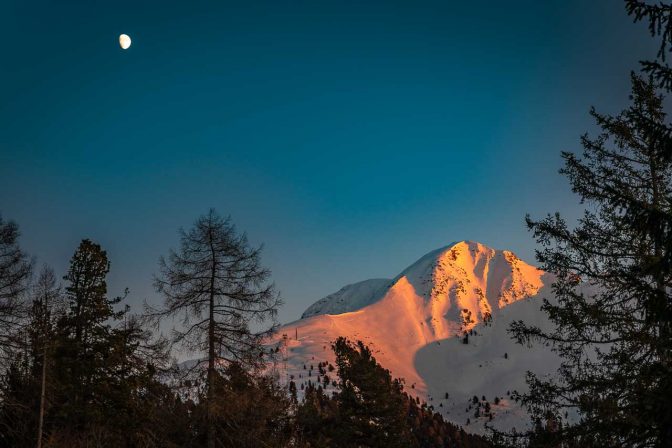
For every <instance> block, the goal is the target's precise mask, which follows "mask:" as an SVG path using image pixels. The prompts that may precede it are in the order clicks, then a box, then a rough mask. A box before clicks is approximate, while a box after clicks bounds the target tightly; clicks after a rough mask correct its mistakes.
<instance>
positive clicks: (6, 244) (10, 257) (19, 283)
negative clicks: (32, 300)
mask: <svg viewBox="0 0 672 448" xmlns="http://www.w3.org/2000/svg"><path fill="white" fill-rule="evenodd" d="M19 236H20V234H19V227H18V226H17V225H16V223H15V222H13V221H8V222H7V221H4V220H3V219H2V216H0V355H7V354H8V350H11V349H13V348H14V349H15V348H17V346H18V345H20V344H19V343H18V341H17V340H16V338H15V336H16V332H17V330H18V328H19V326H20V324H21V323H22V322H23V321H24V320H25V318H26V316H27V311H28V307H27V306H26V303H25V301H24V300H23V299H24V298H25V297H24V293H26V292H27V291H28V288H29V285H30V275H31V270H32V263H31V261H30V260H29V259H28V256H27V255H26V253H25V252H24V251H23V250H21V247H20V246H19Z"/></svg>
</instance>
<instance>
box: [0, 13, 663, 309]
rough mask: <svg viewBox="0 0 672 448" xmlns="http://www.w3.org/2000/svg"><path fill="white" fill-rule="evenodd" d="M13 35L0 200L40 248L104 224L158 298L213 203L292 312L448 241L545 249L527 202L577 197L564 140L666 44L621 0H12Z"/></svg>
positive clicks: (569, 144) (1, 116)
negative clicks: (173, 261) (567, 172)
mask: <svg viewBox="0 0 672 448" xmlns="http://www.w3.org/2000/svg"><path fill="white" fill-rule="evenodd" d="M121 33H127V34H129V35H130V36H131V38H132V39H133V45H132V46H131V48H130V49H129V50H128V51H123V50H121V49H120V48H119V45H118V43H117V39H118V36H119V34H121ZM0 35H1V36H2V41H3V42H4V43H5V45H4V46H3V50H2V53H1V57H2V62H1V63H0V123H2V124H1V125H0V212H1V213H2V215H3V217H5V218H10V219H14V220H16V221H17V222H18V223H19V224H20V226H21V229H22V233H23V236H22V244H23V246H24V247H25V248H26V249H27V250H28V251H29V252H30V253H31V254H34V255H35V256H36V257H37V258H38V262H47V263H49V264H51V265H53V266H54V267H55V269H56V270H57V272H58V273H59V274H62V273H63V272H64V271H65V269H66V267H67V262H68V259H69V257H70V256H71V254H72V252H73V251H74V249H75V247H76V246H77V244H78V241H79V240H81V239H82V238H91V239H93V240H95V241H97V242H99V243H100V244H102V245H103V246H104V247H105V248H106V249H107V250H108V253H109V255H110V258H111V261H112V272H111V276H110V288H111V292H112V293H120V292H121V291H122V290H123V288H124V287H126V286H127V287H129V288H130V290H131V295H130V299H129V301H130V302H131V303H136V304H137V303H141V302H142V300H143V299H145V298H146V299H149V300H150V301H154V300H157V297H156V295H155V293H154V292H153V289H152V286H151V283H152V274H153V273H155V272H156V271H157V259H158V257H159V256H160V255H162V254H165V253H166V252H167V250H168V248H169V247H174V246H175V245H176V243H177V229H178V228H179V227H181V226H183V227H186V226H189V225H190V224H191V223H192V222H193V221H194V220H195V219H196V217H197V216H198V215H199V214H202V213H205V212H206V211H207V210H208V209H209V208H210V207H214V208H216V209H217V210H218V211H219V212H220V213H221V214H224V215H227V214H230V215H231V216H232V218H233V220H234V221H235V222H236V224H237V225H238V227H239V228H240V229H243V230H246V231H247V232H248V235H249V237H250V239H251V241H252V242H254V243H255V244H259V243H262V242H263V243H264V244H265V252H264V261H265V263H266V264H267V265H268V266H269V267H270V268H271V269H272V271H273V278H274V280H275V282H276V284H277V286H278V288H279V289H280V291H281V293H282V296H283V298H284V300H285V302H286V304H285V306H284V308H283V309H282V311H281V313H280V318H281V320H282V321H290V320H293V319H294V318H296V317H298V315H299V314H300V313H301V311H303V309H305V308H306V307H307V306H308V305H309V304H310V303H312V302H313V301H315V300H317V299H319V298H320V297H322V296H324V295H326V294H328V293H331V292H333V291H335V290H337V289H339V288H340V287H341V286H343V285H345V284H347V283H352V282H355V281H359V280H363V279H366V278H371V277H391V276H394V275H396V274H397V273H398V272H400V271H401V270H402V269H403V268H405V267H406V266H407V265H409V264H410V263H412V262H413V261H415V259H417V258H419V257H420V256H422V255H423V254H424V253H426V252H428V251H430V250H433V249H435V248H437V247H440V246H443V245H445V244H447V243H449V242H451V241H455V240H462V239H471V240H476V241H480V242H483V243H485V244H488V245H491V246H493V247H496V248H502V249H504V248H506V249H511V250H513V251H514V252H517V253H518V254H519V255H520V256H522V257H523V258H524V259H526V260H527V261H533V259H534V255H533V251H534V241H533V240H532V239H531V236H530V235H529V234H528V233H527V231H526V230H525V227H524V223H523V218H524V215H525V214H526V213H531V214H533V215H536V216H541V215H543V214H545V213H546V212H553V211H556V210H559V211H561V212H563V213H566V214H567V215H568V216H570V217H571V216H576V214H577V212H578V210H580V208H579V207H580V206H579V204H578V201H577V198H575V197H574V196H572V194H571V193H570V192H569V189H568V185H567V183H566V181H565V180H564V179H563V178H562V177H561V176H560V175H558V174H557V170H558V168H559V167H560V157H559V153H560V151H561V150H579V149H580V147H579V145H578V139H579V136H580V135H581V134H582V133H584V132H586V131H590V130H591V129H592V126H591V122H590V119H589V117H588V114H587V112H588V109H589V107H590V106H591V105H595V106H597V107H598V108H599V109H600V110H602V111H605V112H617V111H618V110H620V109H621V108H623V107H624V106H625V105H626V104H627V94H628V83H629V76H628V73H629V71H630V70H633V69H637V67H638V60H640V59H643V58H647V57H651V56H652V55H654V54H655V47H654V42H653V41H652V40H651V39H650V38H649V37H648V35H647V33H646V30H645V28H643V27H642V26H641V24H638V25H634V24H632V22H631V20H630V19H629V18H628V17H627V16H626V14H625V11H624V8H623V5H622V3H621V2H620V1H616V0H602V1H597V0H595V1H567V0H563V1H560V0H558V1H543V2H541V1H510V2H501V1H483V2H451V1H447V0H446V1H440V2H423V1H407V2H392V1H385V2H382V1H381V2H367V1H359V2H350V1H334V2H330V1H304V2H301V1H291V2H278V1H268V2H236V3H228V2H224V1H216V2H215V1H189V2H185V1H180V2H172V1H167V0H164V1H160V2H159V1H156V2H142V1H132V2H124V1H115V2H111V1H110V2H95V1H50V2H47V1H30V2H28V1H25V0H24V1H11V0H10V1H7V0H5V1H3V2H2V3H1V4H0Z"/></svg>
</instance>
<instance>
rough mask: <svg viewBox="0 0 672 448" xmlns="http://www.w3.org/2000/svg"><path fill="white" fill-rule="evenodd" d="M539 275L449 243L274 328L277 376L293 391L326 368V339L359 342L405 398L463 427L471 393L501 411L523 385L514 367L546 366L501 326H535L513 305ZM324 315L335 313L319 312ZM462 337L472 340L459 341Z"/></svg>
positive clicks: (529, 305)
mask: <svg viewBox="0 0 672 448" xmlns="http://www.w3.org/2000/svg"><path fill="white" fill-rule="evenodd" d="M546 277H547V276H546V275H545V274H544V273H543V272H542V271H540V270H538V269H537V268H535V267H533V266H530V265H528V264H526V263H525V262H523V261H522V260H520V259H519V258H517V257H516V256H515V255H514V254H513V253H512V252H509V251H500V250H494V249H490V248H488V247H486V246H484V245H482V244H480V243H475V242H469V241H462V242H459V243H455V244H452V245H450V246H447V247H445V248H442V249H439V250H436V251H433V252H430V253H429V254H427V255H425V256H424V257H422V258H421V259H419V260H418V261H417V262H415V263H414V264H413V265H411V266H410V267H409V268H407V269H406V270H404V271H403V272H402V273H401V274H400V275H399V276H397V277H396V278H395V279H394V280H392V281H387V280H373V281H369V282H370V283H367V282H361V283H358V284H354V285H350V286H348V287H346V288H343V290H341V291H339V292H338V293H335V294H332V295H331V296H328V297H326V298H325V299H323V300H321V301H318V302H317V303H316V304H314V305H313V306H311V307H310V308H309V309H308V310H307V312H306V313H304V316H305V315H310V316H311V317H306V318H303V319H301V320H298V321H296V322H293V323H290V324H287V325H285V326H283V327H281V328H280V330H279V331H278V333H277V335H276V337H275V339H274V342H276V343H279V344H280V346H281V356H280V359H279V361H278V364H277V368H278V373H279V374H280V376H281V379H282V378H284V379H285V380H286V379H288V378H289V377H290V376H293V377H294V381H295V382H296V383H297V384H299V385H300V384H301V383H304V384H305V383H306V382H307V381H308V380H311V381H312V382H313V383H315V380H316V379H317V364H318V363H319V362H321V361H329V362H331V363H332V364H333V358H334V357H333V353H332V352H331V349H330V344H331V342H332V341H333V340H334V339H336V338H337V337H338V336H346V337H348V338H349V339H351V340H353V341H354V340H362V341H363V342H365V343H366V344H368V345H369V346H370V347H371V348H372V349H373V351H374V354H375V356H376V358H377V360H378V361H379V362H380V363H381V364H382V365H383V366H385V367H386V368H388V369H390V370H391V372H392V374H393V375H394V376H396V377H401V378H404V379H405V380H406V388H407V390H408V391H409V392H411V393H412V394H414V395H418V396H420V397H421V398H423V399H426V400H428V401H429V403H430V404H432V405H434V407H435V409H436V410H438V411H442V413H443V414H444V415H445V416H446V417H447V418H448V419H450V420H454V421H456V422H458V423H460V424H464V423H465V421H466V416H468V415H469V412H468V411H466V410H465V409H462V408H466V407H467V406H466V404H465V403H464V402H465V399H468V398H471V397H472V396H473V395H478V396H479V397H480V396H481V395H487V396H488V398H489V400H490V402H491V404H492V401H493V400H494V396H495V395H497V396H500V397H503V398H504V400H503V404H502V405H501V406H500V407H501V408H502V412H500V413H501V414H504V407H505V406H506V403H508V400H506V398H507V397H506V395H505V394H506V391H507V390H513V389H515V388H519V387H522V386H523V385H524V374H525V370H524V369H528V368H532V369H533V368H534V367H536V366H537V365H538V364H542V367H543V368H545V369H548V367H549V366H550V365H555V362H554V360H553V361H551V360H549V359H548V356H547V355H545V354H542V355H540V354H539V353H541V352H539V351H529V350H527V349H525V348H523V347H520V346H516V345H515V344H514V343H513V342H512V341H511V340H510V338H509V337H508V336H507V334H506V329H507V328H508V323H509V322H510V321H511V320H513V319H518V318H521V317H520V316H522V315H525V316H527V317H528V318H529V319H532V321H535V320H536V321H538V320H539V319H540V315H539V311H538V308H539V305H540V303H539V301H537V300H529V301H528V300H523V299H526V298H529V297H533V296H535V295H538V294H539V293H540V292H541V290H542V288H543V289H544V290H547V288H544V285H545V283H548V280H546ZM388 285H389V286H388ZM507 308H511V311H512V312H507ZM514 309H515V310H514ZM334 310H338V311H337V312H340V314H327V313H330V312H334ZM308 311H310V312H308ZM470 330H475V331H476V333H477V334H476V335H472V336H470V339H469V344H463V343H462V337H463V335H464V332H465V331H467V332H468V331H470ZM297 334H298V339H297V338H296V336H297ZM505 353H507V358H506V359H505V358H504V354H505ZM304 365H305V366H306V370H304V369H303V366H304ZM311 365H313V366H314V370H313V371H312V372H310V366H311ZM308 375H310V376H308ZM331 378H332V379H333V378H335V375H334V374H331ZM446 392H448V393H449V394H450V396H451V398H450V399H449V400H445V393H446ZM437 397H440V398H441V403H443V404H442V406H441V408H442V409H438V406H439V401H438V400H437ZM435 400H437V401H436V402H435ZM460 410H461V411H460ZM451 412H452V413H453V414H451ZM510 412H511V409H507V410H506V413H510ZM471 420H472V421H473V420H475V419H474V418H473V416H472V417H471ZM501 420H502V419H500V421H501ZM504 420H505V419H504ZM512 422H513V423H516V422H517V420H516V419H514V420H512ZM467 429H470V428H467ZM471 429H474V430H478V429H476V428H471Z"/></svg>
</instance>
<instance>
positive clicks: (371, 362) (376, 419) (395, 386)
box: [333, 337, 416, 447]
mask: <svg viewBox="0 0 672 448" xmlns="http://www.w3.org/2000/svg"><path fill="white" fill-rule="evenodd" d="M333 350H334V354H335V355H336V365H337V367H338V375H339V378H340V382H339V389H340V390H339V392H338V394H337V396H336V400H337V402H338V408H339V418H340V419H341V420H343V421H345V422H348V424H347V425H342V426H341V430H342V434H341V435H340V436H339V438H338V440H339V442H345V443H344V445H346V446H389V447H395V446H399V447H409V446H415V445H416V444H415V443H414V442H415V441H414V440H413V438H412V435H411V431H410V428H409V427H408V425H407V424H406V414H407V412H406V411H407V409H406V405H407V400H406V399H405V396H404V394H403V393H402V391H403V384H402V382H401V381H400V380H398V379H393V378H392V376H391V375H390V372H389V371H388V370H386V369H384V368H383V367H382V366H380V364H378V363H377V361H376V359H375V358H374V357H373V355H372V354H371V350H369V348H368V347H366V346H365V345H364V343H362V342H361V341H358V342H357V343H356V344H352V343H350V342H349V341H348V340H347V339H345V338H343V337H340V338H338V339H337V340H336V341H335V342H334V344H333Z"/></svg>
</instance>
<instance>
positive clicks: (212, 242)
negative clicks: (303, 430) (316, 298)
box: [148, 210, 280, 447]
mask: <svg viewBox="0 0 672 448" xmlns="http://www.w3.org/2000/svg"><path fill="white" fill-rule="evenodd" d="M260 257H261V248H256V249H255V248H251V247H250V245H249V243H248V240H247V237H246V235H245V234H244V233H243V234H238V233H237V231H236V228H235V227H234V225H233V224H232V223H231V220H230V218H227V219H222V218H221V217H220V216H219V215H217V213H216V212H215V211H214V210H210V212H209V213H208V214H207V215H204V216H201V217H200V218H198V220H197V221H196V222H195V224H194V226H193V227H192V228H191V229H190V230H189V231H184V230H180V249H179V250H178V251H174V250H171V251H170V253H169V255H168V258H167V259H164V258H161V260H160V275H159V276H157V278H156V280H155V286H156V290H157V291H158V292H159V293H161V294H162V295H163V296H164V299H165V304H164V306H163V307H162V308H161V309H158V310H155V309H152V308H148V315H149V316H150V317H155V318H157V322H158V321H159V320H160V319H161V318H164V317H169V316H170V317H176V316H179V317H181V318H182V324H183V327H182V328H178V329H175V330H174V331H173V341H174V342H175V343H179V344H182V345H183V346H185V347H187V348H191V349H197V350H200V351H202V352H204V353H205V355H206V361H207V365H208V367H207V385H206V387H207V393H206V403H208V405H209V407H208V410H209V412H208V416H207V420H208V422H209V423H208V446H210V447H214V446H215V444H216V439H215V435H216V432H215V429H216V428H215V420H216V417H215V415H214V414H215V409H214V407H213V404H214V395H213V393H214V390H215V382H216V381H217V370H218V369H220V368H222V367H224V366H226V365H227V364H228V363H230V362H237V363H239V364H241V365H242V366H244V367H245V368H247V367H251V366H256V365H258V363H259V362H260V360H261V356H262V354H263V350H262V348H261V341H262V340H263V339H264V338H265V337H266V336H268V335H269V334H270V333H271V332H272V331H274V330H275V328H276V324H275V316H276V314H277V309H278V307H279V306H280V300H279V298H278V295H277V294H276V292H275V290H274V287H273V285H272V284H269V283H268V278H269V276H270V272H269V270H268V269H266V268H264V267H262V266H261V261H260ZM269 321H270V325H267V326H266V327H264V328H261V325H264V324H265V323H266V322H269ZM252 324H255V325H257V326H258V327H260V329H259V330H255V329H253V328H251V325H252Z"/></svg>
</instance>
